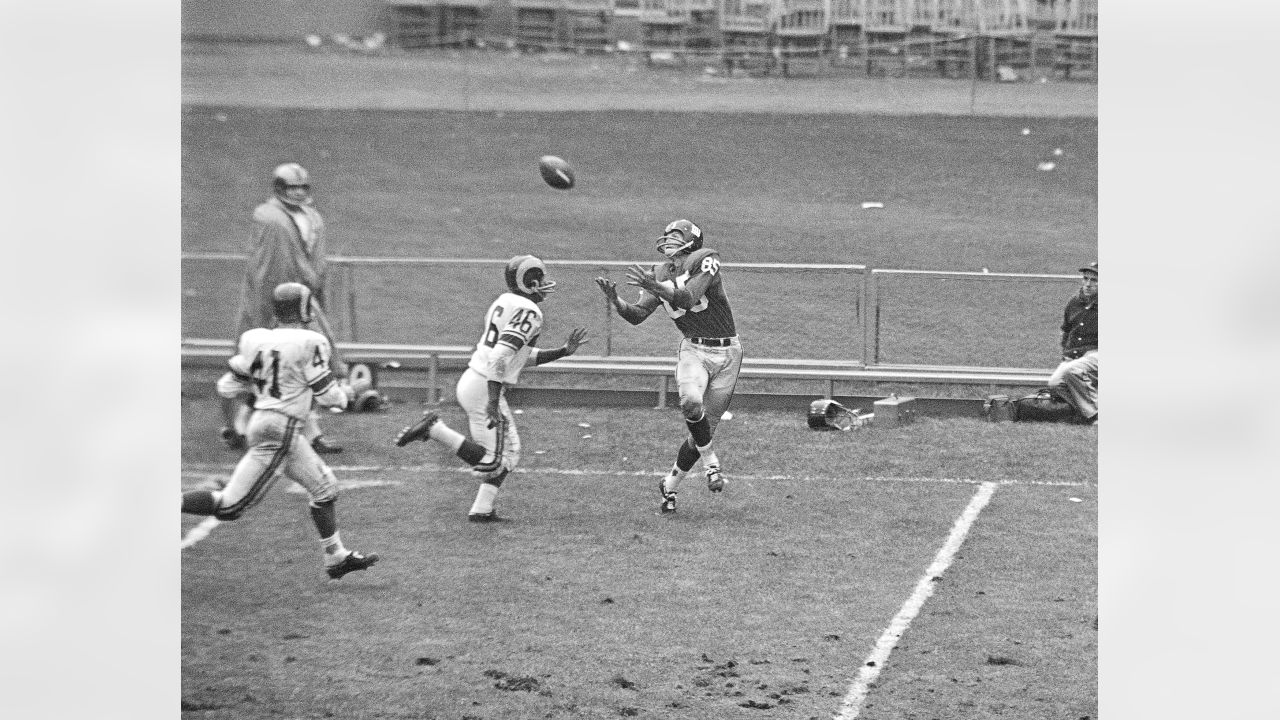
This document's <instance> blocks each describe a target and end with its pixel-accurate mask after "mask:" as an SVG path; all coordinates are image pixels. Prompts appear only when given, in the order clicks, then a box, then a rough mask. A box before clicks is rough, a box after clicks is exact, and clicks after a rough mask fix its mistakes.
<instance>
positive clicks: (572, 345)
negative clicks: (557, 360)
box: [564, 327, 590, 355]
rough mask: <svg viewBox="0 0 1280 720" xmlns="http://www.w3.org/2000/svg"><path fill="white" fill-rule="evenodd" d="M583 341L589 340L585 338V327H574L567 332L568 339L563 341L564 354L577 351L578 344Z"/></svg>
mask: <svg viewBox="0 0 1280 720" xmlns="http://www.w3.org/2000/svg"><path fill="white" fill-rule="evenodd" d="M585 342H590V341H589V340H587V329H586V328H584V327H580V328H574V329H573V331H572V332H570V333H569V337H568V339H566V340H565V341H564V354H565V355H572V354H574V353H576V352H578V346H579V345H581V344H582V343H585Z"/></svg>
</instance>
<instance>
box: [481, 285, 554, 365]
mask: <svg viewBox="0 0 1280 720" xmlns="http://www.w3.org/2000/svg"><path fill="white" fill-rule="evenodd" d="M541 332H542V310H540V309H539V308H538V304H537V303H535V302H534V301H532V300H530V299H529V298H527V297H524V296H523V295H517V294H515V293H509V292H508V293H502V294H501V295H499V296H498V299H497V300H494V301H493V304H492V305H490V306H489V311H488V312H486V313H485V315H484V334H483V335H481V336H480V342H478V343H476V349H475V352H473V353H471V361H470V362H468V363H467V367H469V368H471V369H472V370H475V371H476V372H478V373H480V374H481V375H483V376H484V377H485V379H487V380H497V381H499V382H503V383H506V384H508V385H510V384H514V383H515V382H516V381H517V380H519V379H520V371H521V370H523V369H524V366H525V363H527V362H529V356H530V355H531V354H533V349H534V347H535V346H536V345H537V344H538V335H539V333H541ZM498 344H502V345H507V346H509V347H511V348H512V349H514V350H515V356H514V357H512V358H511V359H510V360H508V361H507V375H506V377H500V378H492V377H489V360H490V358H491V357H492V355H493V348H494V346H496V345H498Z"/></svg>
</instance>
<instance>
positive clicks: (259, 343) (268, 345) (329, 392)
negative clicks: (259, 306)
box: [218, 327, 346, 420]
mask: <svg viewBox="0 0 1280 720" xmlns="http://www.w3.org/2000/svg"><path fill="white" fill-rule="evenodd" d="M330 352H331V351H330V348H329V341H328V340H326V339H325V337H324V335H321V334H320V333H318V332H316V331H314V330H307V329H305V328H291V327H283V328H273V329H268V328H256V329H253V330H249V331H247V332H245V334H243V335H241V336H240V347H239V351H238V353H237V354H236V355H235V356H234V357H232V358H231V360H229V361H228V363H227V364H228V365H230V366H231V372H230V373H227V374H226V375H224V376H223V377H222V378H221V379H219V380H218V393H219V394H220V395H222V396H223V397H235V396H236V395H237V394H239V393H241V392H245V391H251V392H253V394H254V404H253V407H254V409H255V410H276V411H278V412H281V413H284V414H285V415H288V416H289V417H292V418H297V419H299V420H305V419H306V418H307V415H308V413H310V412H311V401H312V399H313V398H314V399H315V400H317V401H318V402H320V404H322V405H342V404H345V402H346V396H345V393H344V392H343V391H342V389H341V388H339V387H338V385H337V382H336V379H335V378H334V377H333V373H332V372H331V371H330V370H329V356H330Z"/></svg>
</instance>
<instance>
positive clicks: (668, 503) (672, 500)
mask: <svg viewBox="0 0 1280 720" xmlns="http://www.w3.org/2000/svg"><path fill="white" fill-rule="evenodd" d="M658 494H660V495H662V505H660V506H658V512H659V513H661V514H662V515H667V514H669V513H673V512H675V511H676V494H675V493H674V492H671V491H669V490H667V479H666V478H665V477H664V478H662V479H661V480H659V481H658Z"/></svg>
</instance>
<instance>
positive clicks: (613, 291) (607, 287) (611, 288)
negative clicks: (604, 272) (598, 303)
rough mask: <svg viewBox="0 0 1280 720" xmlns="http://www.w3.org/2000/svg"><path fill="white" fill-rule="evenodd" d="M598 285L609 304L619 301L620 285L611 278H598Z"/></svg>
mask: <svg viewBox="0 0 1280 720" xmlns="http://www.w3.org/2000/svg"><path fill="white" fill-rule="evenodd" d="M596 285H599V286H600V291H601V292H603V293H604V296H605V297H606V298H608V300H609V302H611V303H612V302H615V301H616V300H617V299H618V285H617V283H615V282H614V281H612V280H610V279H609V278H602V277H598V278H596Z"/></svg>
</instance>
